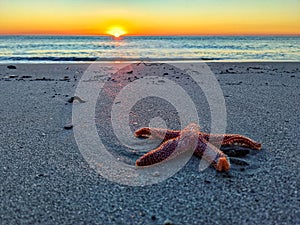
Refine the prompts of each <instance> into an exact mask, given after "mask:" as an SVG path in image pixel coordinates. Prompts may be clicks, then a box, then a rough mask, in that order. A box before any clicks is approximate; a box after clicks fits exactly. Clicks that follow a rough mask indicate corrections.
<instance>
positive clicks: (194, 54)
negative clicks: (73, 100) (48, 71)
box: [0, 36, 300, 63]
mask: <svg viewBox="0 0 300 225" xmlns="http://www.w3.org/2000/svg"><path fill="white" fill-rule="evenodd" d="M95 60H99V61H126V60H129V61H141V60H145V61H146V60H147V61H148V60H154V61H174V60H178V61H184V60H193V61H194V60H196V61H197V60H207V61H300V36H126V37H122V38H120V39H114V38H112V37H108V36H0V63H15V62H19V63H33V62H34V63H51V62H89V61H95Z"/></svg>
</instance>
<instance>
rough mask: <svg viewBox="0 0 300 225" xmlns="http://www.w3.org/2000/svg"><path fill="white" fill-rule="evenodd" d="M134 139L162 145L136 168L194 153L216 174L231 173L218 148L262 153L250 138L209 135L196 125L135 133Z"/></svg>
mask: <svg viewBox="0 0 300 225" xmlns="http://www.w3.org/2000/svg"><path fill="white" fill-rule="evenodd" d="M135 136H136V137H139V138H151V139H159V140H162V141H163V142H162V144H161V145H160V146H159V147H158V148H156V149H154V150H152V151H150V152H148V153H146V154H145V155H143V156H142V157H141V158H139V159H138V160H137V161H136V165H137V166H150V165H153V164H156V163H159V162H162V161H164V160H167V159H172V158H175V157H177V156H178V155H180V154H182V153H183V152H185V151H188V150H193V151H194V155H195V156H197V157H199V158H202V157H203V158H204V159H205V160H207V161H208V162H209V163H210V164H211V165H213V166H214V167H215V169H216V170H217V171H220V172H222V171H228V170H229V169H230V163H229V160H228V158H227V156H226V155H225V154H224V153H223V152H222V151H221V150H220V149H218V145H220V144H221V145H222V146H230V145H240V146H244V147H247V148H251V149H255V150H260V149H261V144H260V143H257V142H255V141H253V140H251V139H250V138H248V137H245V136H242V135H239V134H207V133H204V132H200V127H199V126H198V125H196V124H194V123H191V124H189V125H188V126H187V127H186V128H185V129H183V130H182V131H180V130H168V129H160V128H149V127H143V128H140V129H139V130H137V131H136V132H135Z"/></svg>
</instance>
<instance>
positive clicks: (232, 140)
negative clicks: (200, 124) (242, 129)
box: [202, 133, 261, 150]
mask: <svg viewBox="0 0 300 225" xmlns="http://www.w3.org/2000/svg"><path fill="white" fill-rule="evenodd" d="M202 136H203V137H204V138H205V140H209V142H210V143H211V144H212V145H214V146H218V145H220V143H221V145H222V146H224V145H225V146H226V145H235V144H236V145H241V146H244V147H247V148H251V149H255V150H260V149H261V144H260V143H258V142H255V141H254V140H252V139H250V138H248V137H246V136H243V135H239V134H206V133H202Z"/></svg>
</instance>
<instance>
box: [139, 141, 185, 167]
mask: <svg viewBox="0 0 300 225" xmlns="http://www.w3.org/2000/svg"><path fill="white" fill-rule="evenodd" d="M178 142H179V137H177V138H174V139H170V140H168V141H166V142H163V143H162V144H161V145H160V146H159V147H158V148H156V149H154V150H152V151H150V152H148V153H146V154H145V155H143V156H142V157H140V158H139V159H138V160H137V161H136V162H135V164H136V166H150V165H153V164H156V163H159V162H162V161H164V160H166V159H167V158H169V157H170V156H171V155H172V154H173V153H174V151H175V149H176V147H177V145H178Z"/></svg>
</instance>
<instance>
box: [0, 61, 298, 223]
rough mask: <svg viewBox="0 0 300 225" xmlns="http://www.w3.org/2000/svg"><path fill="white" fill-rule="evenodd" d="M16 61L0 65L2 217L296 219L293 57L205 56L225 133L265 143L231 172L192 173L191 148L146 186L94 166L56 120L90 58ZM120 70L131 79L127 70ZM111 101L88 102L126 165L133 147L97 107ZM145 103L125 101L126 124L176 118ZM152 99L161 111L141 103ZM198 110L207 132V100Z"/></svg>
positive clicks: (67, 119)
mask: <svg viewBox="0 0 300 225" xmlns="http://www.w3.org/2000/svg"><path fill="white" fill-rule="evenodd" d="M14 65H15V66H16V69H8V68H7V65H0V90H1V91H0V103H1V107H0V121H1V123H0V162H1V165H0V199H1V201H0V224H299V223H300V216H299V215H300V207H299V203H300V197H299V160H300V158H299V134H300V133H299V125H300V124H299V106H300V105H299V104H300V103H299V102H300V101H299V97H300V63H292V62H291V63H287V62H286V63H283V62H273V63H267V62H265V63H262V62H261V63H254V62H253V63H209V66H210V68H211V69H212V71H213V72H214V73H215V75H216V77H217V79H218V81H219V84H220V87H221V89H222V91H223V93H224V97H225V102H226V110H227V130H226V132H228V133H239V134H243V135H246V136H249V137H251V138H252V139H254V140H256V141H258V142H261V143H262V144H263V149H262V150H261V151H260V152H254V151H251V153H250V154H249V155H247V156H246V157H244V158H241V159H242V160H243V161H245V162H247V163H248V164H249V165H248V166H247V165H246V166H241V165H232V168H231V170H230V173H229V174H221V173H217V172H216V171H215V170H214V169H213V168H211V167H210V168H207V169H206V170H205V171H203V172H199V171H198V165H199V159H197V158H196V157H192V158H191V160H190V161H189V162H188V163H187V164H186V165H185V167H184V168H182V169H181V170H180V171H179V172H178V173H176V174H175V175H174V176H172V177H171V178H169V179H167V180H165V181H163V182H160V183H158V184H154V185H151V186H144V187H132V186H126V185H121V184H117V183H115V182H112V181H110V180H107V179H105V178H104V177H102V176H101V175H99V174H98V173H96V172H95V170H93V169H92V168H91V167H90V165H89V164H88V163H87V162H86V161H85V159H84V158H83V156H82V154H81V152H80V151H79V149H78V146H77V144H76V141H75V138H74V133H73V131H74V129H71V128H72V127H70V126H69V127H67V129H65V128H64V127H65V126H66V125H69V124H72V106H73V104H72V103H69V102H68V100H69V99H70V97H72V96H74V92H75V88H76V85H77V83H78V81H79V80H80V78H81V76H82V74H83V72H84V71H85V70H86V69H87V68H88V66H89V65H88V64H69V65H66V64H56V65H55V64H48V65H41V64H36V65H30V64H26V65H25V64H14ZM158 71H160V70H158ZM128 76H130V77H131V78H133V79H139V77H136V78H134V76H136V74H135V71H133V72H132V73H129V74H128ZM172 76H175V77H173V78H174V79H178V82H179V83H180V84H181V85H183V86H185V89H186V90H188V93H189V94H190V95H191V96H192V97H193V98H194V99H196V100H195V101H196V103H197V104H198V103H199V104H201V103H202V102H203V104H206V106H207V103H206V102H205V100H203V99H202V97H201V94H199V95H198V94H197V91H195V90H193V86H190V85H189V83H188V82H186V81H185V80H183V79H182V78H181V77H179V78H176V75H174V74H172V72H170V73H169V74H167V75H165V77H166V78H171V77H172ZM126 78H127V77H126ZM158 79H159V78H158ZM157 81H158V80H154V81H153V82H157ZM95 82H97V81H95ZM109 82H118V81H111V80H110V81H109ZM112 93H114V92H112ZM106 97H107V96H106ZM197 99H198V100H197ZM109 100H110V99H109V98H105V96H104V97H103V99H102V101H100V103H99V104H98V106H97V109H96V112H97V114H96V115H97V118H96V122H97V123H98V125H97V129H98V132H99V135H101V138H102V140H103V143H106V144H107V145H108V146H109V148H110V149H111V151H115V152H114V154H116V155H120V158H121V160H123V161H124V162H126V163H131V164H133V163H134V160H136V158H137V157H138V156H139V154H133V152H126V151H125V152H124V147H122V146H120V145H119V143H118V142H116V141H115V139H114V138H113V137H111V136H110V135H111V133H112V131H111V127H109V125H108V124H109V121H110V120H109V117H108V116H107V114H105V110H104V111H103V109H104V108H105V105H106V104H108V103H109ZM197 101H199V102H197ZM83 104H84V103H83ZM143 104H144V103H143V102H141V103H139V104H138V105H137V106H136V107H135V108H134V109H133V114H134V115H138V116H137V117H132V118H135V119H132V118H131V120H130V121H131V122H132V129H136V128H138V127H140V126H143V125H145V124H147V122H149V121H148V119H149V115H150V116H151V115H152V116H153V115H159V114H160V113H161V114H162V115H163V116H164V118H165V119H166V121H167V124H168V125H169V126H170V127H172V128H176V127H178V120H177V119H176V118H177V117H176V113H175V112H173V111H174V110H173V109H172V107H171V106H168V105H163V104H164V103H163V102H155V101H153V100H151V99H149V100H148V102H147V101H146V103H145V105H143ZM157 105H158V106H161V108H162V109H165V111H163V110H160V111H155V110H154V111H153V110H152V111H151V110H150V111H149V110H148V109H149V106H150V108H151V109H155V107H157ZM200 108H201V107H200ZM204 108H207V107H204ZM101 110H102V111H101ZM172 110H173V111H172ZM199 110H200V111H201V110H202V111H201V113H199V114H200V115H203V117H202V118H201V119H200V120H201V123H202V124H201V125H202V126H201V127H202V129H203V130H204V131H206V132H208V131H209V126H210V125H209V119H210V117H209V115H208V114H207V109H199ZM208 113H209V111H208ZM125 150H126V148H125Z"/></svg>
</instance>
